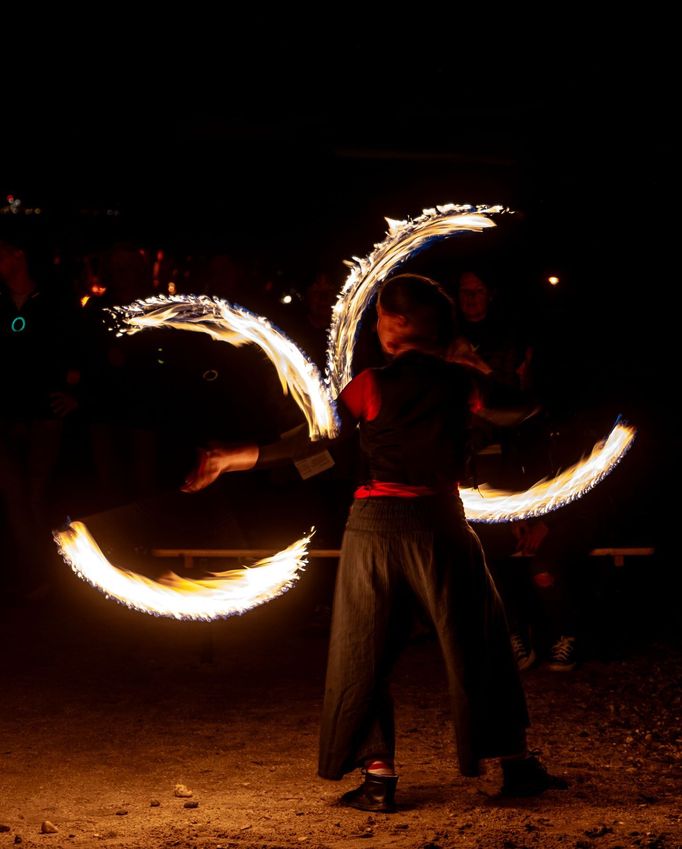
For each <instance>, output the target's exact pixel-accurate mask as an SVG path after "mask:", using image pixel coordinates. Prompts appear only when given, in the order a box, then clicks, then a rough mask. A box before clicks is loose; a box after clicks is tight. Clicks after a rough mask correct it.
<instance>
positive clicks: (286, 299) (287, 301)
mask: <svg viewBox="0 0 682 849" xmlns="http://www.w3.org/2000/svg"><path fill="white" fill-rule="evenodd" d="M280 301H281V302H282V303H283V304H290V303H291V302H292V301H293V298H292V297H291V295H282V297H281V298H280Z"/></svg>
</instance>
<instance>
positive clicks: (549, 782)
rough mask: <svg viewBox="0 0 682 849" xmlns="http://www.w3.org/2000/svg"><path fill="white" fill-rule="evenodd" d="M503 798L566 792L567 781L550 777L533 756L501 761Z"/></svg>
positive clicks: (553, 776) (554, 776) (555, 776)
mask: <svg viewBox="0 0 682 849" xmlns="http://www.w3.org/2000/svg"><path fill="white" fill-rule="evenodd" d="M502 773H503V775H504V783H503V785H502V791H501V792H502V795H503V796H538V795H539V794H540V793H544V792H545V790H566V788H567V787H568V781H566V779H565V778H559V776H558V775H550V773H548V772H547V770H546V769H545V767H544V766H543V765H542V764H541V763H540V761H539V760H538V759H537V757H535V755H529V756H528V757H527V758H520V759H519V760H511V761H502Z"/></svg>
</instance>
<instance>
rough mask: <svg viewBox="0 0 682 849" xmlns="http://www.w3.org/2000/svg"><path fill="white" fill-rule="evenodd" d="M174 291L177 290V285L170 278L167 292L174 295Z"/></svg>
mask: <svg viewBox="0 0 682 849" xmlns="http://www.w3.org/2000/svg"><path fill="white" fill-rule="evenodd" d="M176 291H177V287H176V285H175V282H174V281H173V280H170V281H169V282H168V294H169V295H174V294H175V293H176Z"/></svg>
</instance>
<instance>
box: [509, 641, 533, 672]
mask: <svg viewBox="0 0 682 849" xmlns="http://www.w3.org/2000/svg"><path fill="white" fill-rule="evenodd" d="M510 638H511V644H512V650H513V652H514V659H515V660H516V665H517V667H518V668H519V671H520V672H523V670H524V669H530V668H531V666H533V664H534V663H535V660H536V658H535V649H534V648H533V646H532V645H531V644H530V641H529V640H527V639H524V637H523V636H522V635H521V634H519V633H517V632H514V633H512V634H510Z"/></svg>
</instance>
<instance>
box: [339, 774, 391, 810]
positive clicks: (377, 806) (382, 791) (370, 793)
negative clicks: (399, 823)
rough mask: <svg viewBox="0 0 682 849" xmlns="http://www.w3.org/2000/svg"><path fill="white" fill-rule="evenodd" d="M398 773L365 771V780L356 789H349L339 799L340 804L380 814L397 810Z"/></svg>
mask: <svg viewBox="0 0 682 849" xmlns="http://www.w3.org/2000/svg"><path fill="white" fill-rule="evenodd" d="M397 783H398V776H397V775H374V774H373V773H371V772H366V773H365V780H364V781H363V782H362V784H361V785H360V786H359V787H356V789H355V790H349V791H348V793H344V794H343V796H342V797H341V798H340V799H339V802H338V804H339V805H343V806H344V807H347V808H357V809H358V810H359V811H376V812H378V813H380V814H393V813H395V812H396V806H395V788H396V784H397Z"/></svg>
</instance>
